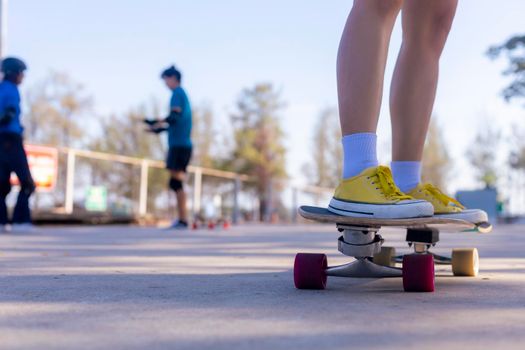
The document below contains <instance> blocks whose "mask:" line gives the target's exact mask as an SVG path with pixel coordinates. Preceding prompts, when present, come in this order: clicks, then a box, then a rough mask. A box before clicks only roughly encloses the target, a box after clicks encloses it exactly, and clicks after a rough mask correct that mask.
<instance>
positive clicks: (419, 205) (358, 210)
mask: <svg viewBox="0 0 525 350" xmlns="http://www.w3.org/2000/svg"><path fill="white" fill-rule="evenodd" d="M327 209H328V210H329V211H331V212H332V213H335V214H339V215H343V216H350V217H356V218H375V219H408V218H417V217H425V216H432V215H434V207H433V206H432V204H431V203H430V202H427V201H424V200H417V199H414V200H404V201H400V202H398V203H395V204H370V203H360V202H347V201H342V200H339V199H336V198H332V200H331V201H330V204H329V205H328V208H327Z"/></svg>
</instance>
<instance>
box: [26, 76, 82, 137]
mask: <svg viewBox="0 0 525 350" xmlns="http://www.w3.org/2000/svg"><path fill="white" fill-rule="evenodd" d="M25 100H26V101H25V102H26V105H27V113H26V114H25V115H24V121H25V122H24V124H25V126H26V137H27V140H28V141H29V142H32V143H39V144H46V145H51V146H71V147H79V146H81V145H82V141H83V140H84V137H85V136H86V131H85V130H86V129H87V128H86V124H87V123H86V118H85V115H86V112H88V111H89V109H90V107H91V98H90V97H89V96H86V95H84V93H83V87H82V85H80V84H78V83H76V82H75V81H74V80H72V79H71V78H70V77H69V76H68V75H66V74H64V73H58V72H51V73H50V74H49V76H48V77H46V78H45V79H44V80H42V81H40V82H38V83H37V84H36V85H35V87H34V88H32V89H31V90H30V91H29V92H28V94H27V96H26V99H25Z"/></svg>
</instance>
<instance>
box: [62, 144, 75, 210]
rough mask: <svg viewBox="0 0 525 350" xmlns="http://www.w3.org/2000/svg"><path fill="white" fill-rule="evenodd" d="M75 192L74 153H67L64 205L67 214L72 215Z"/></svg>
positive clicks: (69, 151)
mask: <svg viewBox="0 0 525 350" xmlns="http://www.w3.org/2000/svg"><path fill="white" fill-rule="evenodd" d="M74 192H75V151H73V150H68V151H67V176H66V203H65V205H64V207H65V209H66V213H67V214H73V200H74V194H75V193H74Z"/></svg>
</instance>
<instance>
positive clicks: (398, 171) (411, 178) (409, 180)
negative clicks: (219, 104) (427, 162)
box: [392, 161, 421, 193]
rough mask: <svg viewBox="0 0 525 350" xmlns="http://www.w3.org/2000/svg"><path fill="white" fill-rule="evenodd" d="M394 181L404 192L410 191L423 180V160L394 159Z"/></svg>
mask: <svg viewBox="0 0 525 350" xmlns="http://www.w3.org/2000/svg"><path fill="white" fill-rule="evenodd" d="M392 175H393V176H394V181H395V183H396V185H397V187H399V189H400V190H401V191H403V192H405V193H406V192H410V191H411V190H412V189H414V188H415V187H416V186H417V185H418V184H419V183H420V182H421V162H417V161H394V162H392Z"/></svg>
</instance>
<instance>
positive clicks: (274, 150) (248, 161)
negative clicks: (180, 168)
mask: <svg viewBox="0 0 525 350" xmlns="http://www.w3.org/2000/svg"><path fill="white" fill-rule="evenodd" d="M283 106H284V104H283V102H282V101H281V97H280V93H279V92H277V91H275V89H274V88H273V86H272V85H271V84H256V85H255V86H254V87H253V88H249V89H244V90H243V91H242V93H241V96H240V97H239V99H238V101H237V106H236V107H237V111H236V112H235V113H234V114H232V116H231V120H232V124H233V128H234V149H233V152H232V155H231V157H230V159H229V161H228V167H229V168H230V169H232V170H234V171H237V172H240V173H243V174H248V175H251V176H253V177H254V179H255V184H254V186H255V189H256V192H257V196H258V198H259V213H260V218H261V219H269V217H268V216H269V215H271V213H270V212H269V208H270V207H271V205H272V204H273V203H270V200H271V199H272V198H273V195H272V191H273V192H275V191H276V190H278V189H279V183H278V181H276V180H279V179H283V178H286V176H287V175H286V169H285V155H286V149H285V147H284V145H283V141H284V140H283V138H284V133H283V131H282V128H281V126H280V123H279V110H280V109H282V108H283Z"/></svg>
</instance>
